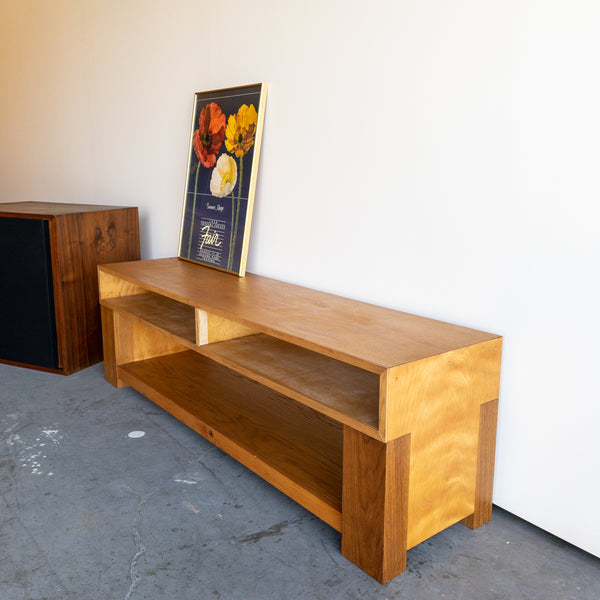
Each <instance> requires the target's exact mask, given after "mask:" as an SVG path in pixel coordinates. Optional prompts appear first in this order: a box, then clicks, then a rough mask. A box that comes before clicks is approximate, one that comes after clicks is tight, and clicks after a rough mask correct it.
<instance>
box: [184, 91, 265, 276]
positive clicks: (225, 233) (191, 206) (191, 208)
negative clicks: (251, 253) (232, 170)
mask: <svg viewBox="0 0 600 600" xmlns="http://www.w3.org/2000/svg"><path fill="white" fill-rule="evenodd" d="M260 94H261V86H260V85H255V86H248V87H244V88H235V89H230V90H221V91H218V92H207V93H203V94H198V95H196V102H195V106H194V116H193V121H192V133H193V131H194V130H196V129H198V118H199V116H200V112H201V111H202V109H203V108H204V107H205V106H207V105H208V104H210V103H211V102H214V103H216V104H217V105H218V106H219V107H220V108H221V110H222V111H223V113H224V114H225V122H226V125H227V122H228V120H229V117H230V116H231V115H234V116H235V115H237V113H238V110H239V108H240V106H242V105H243V104H246V105H247V106H250V105H254V108H255V110H256V112H257V113H258V111H259V106H260ZM255 133H256V130H255ZM255 147H256V139H255V141H254V143H253V144H252V146H251V147H250V148H249V149H248V151H247V152H246V154H244V155H243V156H242V157H236V156H235V154H234V153H232V152H231V153H230V152H228V150H227V147H226V145H225V141H223V143H222V145H221V147H220V149H219V152H218V154H217V155H216V160H217V161H218V160H219V158H220V157H221V156H222V155H223V154H228V155H229V156H231V157H232V158H233V160H235V163H236V166H237V181H236V184H235V187H234V188H233V189H232V190H231V193H229V194H227V195H226V196H224V197H222V198H220V197H218V196H215V195H213V194H212V193H211V189H210V181H211V177H212V174H213V170H214V169H215V168H216V164H215V165H214V166H212V167H208V168H207V167H205V166H204V165H203V164H202V163H201V162H200V160H199V159H198V157H197V156H196V153H195V151H194V148H193V147H192V145H191V144H190V159H189V169H188V179H187V182H186V191H185V200H184V208H183V220H182V228H181V240H180V248H179V256H180V257H181V258H187V259H189V260H192V261H194V262H199V263H202V264H206V265H209V266H213V267H216V268H219V269H223V270H227V271H232V272H235V273H237V272H239V269H240V262H241V259H242V251H243V243H244V229H245V224H246V215H247V211H248V198H249V190H250V180H251V173H252V162H253V158H254V150H255ZM198 170H199V171H198ZM197 171H198V172H197ZM196 177H197V178H196ZM240 186H241V190H240ZM240 191H241V194H240ZM238 202H239V213H238V215H237V228H235V229H233V228H234V227H235V222H234V221H235V211H236V209H237V206H238ZM233 239H235V245H234V247H233V256H232V261H230V260H229V259H230V253H229V250H230V244H231V240H233Z"/></svg>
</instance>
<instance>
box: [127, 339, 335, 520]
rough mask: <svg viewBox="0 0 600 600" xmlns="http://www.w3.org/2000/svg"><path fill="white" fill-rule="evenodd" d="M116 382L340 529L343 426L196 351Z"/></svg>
mask: <svg viewBox="0 0 600 600" xmlns="http://www.w3.org/2000/svg"><path fill="white" fill-rule="evenodd" d="M118 377H119V379H120V380H121V381H123V382H124V383H126V384H128V385H131V386H132V387H133V388H135V389H136V390H138V391H139V392H140V393H142V394H143V395H144V396H146V397H147V398H149V399H150V400H152V401H153V402H155V403H156V404H158V405H159V406H161V407H162V408H164V409H165V410H166V411H168V412H170V413H171V414H172V415H173V416H175V417H176V418H177V419H179V420H180V421H182V422H183V423H185V424H186V425H188V426H189V427H191V428H192V429H194V430H195V431H196V432H198V433H199V434H200V435H202V436H203V437H205V438H206V439H208V440H210V441H211V442H212V443H213V444H215V445H216V446H218V447H219V448H221V449H222V450H224V451H225V452H226V453H227V454H229V455H230V456H232V457H233V458H235V459H236V460H238V461H239V462H241V463H242V464H244V465H245V466H246V467H248V468H249V469H251V470H252V471H254V472H255V473H257V474H258V475H260V476H261V477H262V478H263V479H265V480H266V481H268V482H269V483H271V484H272V485H274V486H275V487H276V488H278V489H279V490H281V491H282V492H283V493H285V494H286V495H287V496H289V497H290V498H292V499H294V500H295V501H296V502H298V503H299V504H301V505H302V506H304V507H305V508H307V509H308V510H310V511H311V512H312V513H314V514H315V515H316V516H318V517H319V518H320V519H322V520H323V521H325V522H326V523H328V524H329V525H331V526H332V527H334V528H335V529H337V530H338V531H341V525H342V515H341V510H342V425H341V424H340V423H338V422H336V421H334V420H333V419H330V418H329V417H327V416H325V415H323V414H321V413H318V412H316V411H314V410H312V409H311V408H309V407H307V406H304V405H302V404H300V403H298V402H296V401H294V400H292V399H290V398H288V397H286V396H284V395H282V394H279V393H278V392H276V391H274V390H272V389H269V388H267V387H265V386H264V385H262V384H260V383H258V382H255V381H252V380H249V379H247V378H246V377H244V376H243V375H240V374H238V373H235V372H234V371H231V370H230V369H228V368H226V367H224V366H222V365H219V364H217V363H215V362H214V361H212V360H210V359H208V358H206V357H203V356H200V355H199V354H197V353H196V352H193V351H185V352H179V353H176V354H169V355H166V356H160V357H156V358H151V359H147V360H142V361H138V362H133V363H128V364H126V365H121V366H119V368H118Z"/></svg>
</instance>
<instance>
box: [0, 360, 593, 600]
mask: <svg viewBox="0 0 600 600" xmlns="http://www.w3.org/2000/svg"><path fill="white" fill-rule="evenodd" d="M133 431H143V432H144V433H145V435H144V436H143V437H129V434H130V433H131V432H133ZM0 496H1V498H0V599H1V600H70V599H77V600H102V599H110V600H137V599H142V598H144V599H152V600H161V599H165V600H187V599H190V600H192V599H193V600H207V599H219V598H220V599H223V600H235V599H237V598H239V599H243V600H267V599H274V600H294V599H298V600H300V599H301V600H313V599H314V600H318V599H323V600H335V599H344V600H349V599H361V600H371V599H373V600H375V599H377V600H384V599H392V598H406V599H410V600H419V599H428V600H431V599H433V598H448V599H452V600H460V599H468V600H493V599H494V600H507V599H510V600H518V599H528V600H529V599H531V600H554V599H556V600H571V599H578V600H579V599H581V600H583V599H585V600H592V599H593V600H597V599H598V598H600V560H598V559H597V558H594V557H592V556H590V555H588V554H586V553H584V552H582V551H580V550H577V549H575V548H573V547H571V546H569V545H568V544H565V543H564V542H561V541H560V540H557V539H556V538H554V537H552V536H550V535H548V534H546V533H544V532H542V531H540V530H539V529H536V528H535V527H532V526H531V525H529V524H527V523H525V522H523V521H522V520H520V519H518V518H516V517H514V516H512V515H510V514H508V513H506V512H505V511H502V510H501V509H499V508H495V509H494V516H493V518H492V520H491V522H490V523H488V524H487V525H484V526H483V527H481V528H479V529H478V530H476V531H471V530H469V529H467V528H466V527H463V526H462V525H455V526H453V527H451V528H449V529H448V530H446V531H444V532H442V533H440V534H438V535H436V536H435V537H433V538H432V539H430V540H428V541H426V542H424V543H422V544H421V545H419V546H417V547H416V548H413V549H412V550H410V551H409V552H408V568H407V570H406V572H405V573H404V574H402V575H400V576H398V577H396V578H395V579H394V580H392V581H391V582H389V583H388V584H386V585H380V584H378V583H377V582H376V581H374V580H373V579H371V578H370V577H368V576H367V575H365V574H364V573H363V572H362V571H361V570H359V569H358V568H357V567H355V566H354V565H352V564H351V563H350V562H348V561H347V560H346V559H345V558H344V557H342V555H341V554H340V535H339V533H337V532H336V531H334V530H333V529H331V528H330V527H328V526H327V525H325V524H324V523H322V522H321V521H320V520H318V519H317V518H315V517H313V516H312V515H311V514H310V513H308V512H307V511H305V510H304V509H303V508H302V507H300V506H299V505H297V504H296V503H294V502H293V501H291V500H289V499H288V498H287V497H285V496H284V495H282V494H281V493H279V492H278V491H277V490H275V489H274V488H273V487H271V486H270V485H268V484H266V483H264V482H263V481H262V480H261V479H260V478H258V477H257V476H255V475H254V474H252V473H251V472H250V471H248V470H247V469H246V468H244V467H243V466H241V465H239V464H238V463H236V462H235V461H234V460H232V459H230V458H229V457H228V456H226V455H225V454H223V453H222V452H221V451H220V450H218V449H216V448H214V447H213V446H211V445H210V444H209V443H208V442H206V441H205V440H204V439H203V438H201V437H200V436H198V435H197V434H195V433H194V432H192V431H191V430H189V429H188V428H187V427H186V426H184V425H182V424H180V423H179V422H178V421H176V420H175V419H173V418H172V417H171V416H169V415H168V414H166V413H165V412H164V411H162V410H161V409H159V408H158V407H156V406H155V405H153V404H152V403H151V402H149V401H148V400H146V399H145V398H144V397H143V396H141V395H140V394H138V393H137V392H135V391H134V390H132V389H129V388H128V389H122V390H116V389H115V388H113V387H112V386H111V385H109V384H108V383H106V382H105V381H104V377H103V366H102V365H95V366H93V367H90V368H89V369H86V370H84V371H81V372H79V373H76V374H74V375H71V376H70V377H63V376H60V375H53V374H48V373H42V372H37V371H31V370H28V369H21V368H17V367H11V366H7V365H1V364H0Z"/></svg>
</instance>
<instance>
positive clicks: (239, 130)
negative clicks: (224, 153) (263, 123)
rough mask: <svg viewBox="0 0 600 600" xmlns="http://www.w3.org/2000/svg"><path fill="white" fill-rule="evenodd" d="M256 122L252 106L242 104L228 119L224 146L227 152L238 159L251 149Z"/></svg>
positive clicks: (256, 117)
mask: <svg viewBox="0 0 600 600" xmlns="http://www.w3.org/2000/svg"><path fill="white" fill-rule="evenodd" d="M257 121H258V115H257V114H256V109H255V108H254V104H251V105H250V106H247V105H246V104H242V106H240V108H239V109H238V111H237V115H231V116H230V117H229V119H228V121H227V127H226V129H225V135H226V138H225V146H226V148H227V150H228V151H229V152H231V153H232V154H235V155H236V156H237V157H238V158H240V157H242V156H244V154H246V153H247V152H248V150H250V148H252V146H253V144H254V134H255V133H256V122H257Z"/></svg>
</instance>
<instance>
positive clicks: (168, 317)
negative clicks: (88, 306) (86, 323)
mask: <svg viewBox="0 0 600 600" xmlns="http://www.w3.org/2000/svg"><path fill="white" fill-rule="evenodd" d="M100 303H101V304H103V305H104V306H106V307H108V308H111V309H113V310H118V311H121V312H123V313H126V314H128V315H131V316H132V317H134V318H136V319H137V320H139V321H141V322H142V323H145V324H148V325H152V326H154V327H155V328H156V329H157V331H159V332H161V333H166V334H171V335H173V337H175V338H181V339H182V340H184V341H187V342H189V344H190V345H191V346H192V345H193V346H195V342H196V336H195V327H194V309H193V308H192V307H191V306H187V305H185V304H181V302H176V301H175V300H171V299H169V298H165V297H164V296H160V295H158V294H154V293H152V292H144V293H141V294H136V295H134V296H120V297H116V298H105V299H103V300H101V301H100Z"/></svg>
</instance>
